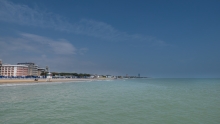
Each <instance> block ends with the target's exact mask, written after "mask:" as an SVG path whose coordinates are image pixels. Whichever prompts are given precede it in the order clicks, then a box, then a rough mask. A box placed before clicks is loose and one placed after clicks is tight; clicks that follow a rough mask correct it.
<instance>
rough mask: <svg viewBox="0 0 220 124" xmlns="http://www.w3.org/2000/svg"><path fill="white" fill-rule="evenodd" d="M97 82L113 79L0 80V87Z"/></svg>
mask: <svg viewBox="0 0 220 124" xmlns="http://www.w3.org/2000/svg"><path fill="white" fill-rule="evenodd" d="M96 80H112V79H103V78H101V79H87V78H71V79H51V80H50V81H47V80H46V79H38V81H35V80H34V79H0V85H2V84H23V83H53V82H84V81H96Z"/></svg>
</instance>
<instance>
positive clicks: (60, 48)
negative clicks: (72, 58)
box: [21, 33, 76, 54]
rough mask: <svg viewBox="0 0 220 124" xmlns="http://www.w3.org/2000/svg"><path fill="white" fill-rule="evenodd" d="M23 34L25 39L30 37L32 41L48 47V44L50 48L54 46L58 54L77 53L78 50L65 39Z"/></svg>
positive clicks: (53, 48)
mask: <svg viewBox="0 0 220 124" xmlns="http://www.w3.org/2000/svg"><path fill="white" fill-rule="evenodd" d="M21 35H22V36H23V38H24V39H28V40H30V41H32V42H37V43H40V44H42V45H44V46H46V47H47V46H48V47H49V48H52V50H53V51H54V52H55V53H56V54H75V51H76V49H75V47H74V46H73V45H72V44H71V43H69V41H67V40H65V39H58V40H52V39H49V38H46V37H42V36H38V35H34V34H28V33H22V34H21ZM46 49H48V48H46Z"/></svg>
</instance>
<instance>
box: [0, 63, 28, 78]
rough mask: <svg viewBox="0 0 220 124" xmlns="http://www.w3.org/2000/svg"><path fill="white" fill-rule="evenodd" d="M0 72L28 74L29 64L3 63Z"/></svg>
mask: <svg viewBox="0 0 220 124" xmlns="http://www.w3.org/2000/svg"><path fill="white" fill-rule="evenodd" d="M0 73H1V75H2V76H27V75H28V66H26V65H2V66H1V72H0Z"/></svg>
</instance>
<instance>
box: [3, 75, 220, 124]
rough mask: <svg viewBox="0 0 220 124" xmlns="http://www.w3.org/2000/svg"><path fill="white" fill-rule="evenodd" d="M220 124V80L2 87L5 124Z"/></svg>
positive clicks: (131, 81)
mask: <svg viewBox="0 0 220 124" xmlns="http://www.w3.org/2000/svg"><path fill="white" fill-rule="evenodd" d="M19 123H20V124H220V79H127V80H123V79H118V80H113V81H93V82H78V83H43V84H42V83H41V84H40V83H36V84H31V85H29V84H25V85H24V84H22V85H0V124H19Z"/></svg>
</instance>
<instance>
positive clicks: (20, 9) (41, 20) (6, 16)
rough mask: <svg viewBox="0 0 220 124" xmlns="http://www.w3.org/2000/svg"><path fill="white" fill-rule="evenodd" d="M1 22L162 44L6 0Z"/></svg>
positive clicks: (0, 10)
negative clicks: (71, 20) (69, 19)
mask: <svg viewBox="0 0 220 124" xmlns="http://www.w3.org/2000/svg"><path fill="white" fill-rule="evenodd" d="M0 20H1V21H6V22H11V23H17V24H20V25H29V26H37V27H42V28H45V27H46V28H53V29H55V30H59V31H65V32H70V33H74V34H80V35H86V36H91V37H96V38H101V39H105V40H109V41H145V42H149V43H157V42H159V43H160V42H161V40H158V39H157V38H154V40H152V38H151V37H148V36H143V35H139V34H127V33H126V32H122V31H119V30H117V29H115V28H114V27H113V26H111V25H109V24H107V23H104V22H100V21H95V20H88V19H81V20H80V21H79V22H74V23H69V22H68V21H67V20H66V19H65V18H64V17H62V16H60V15H57V14H54V13H50V12H46V11H42V10H39V9H33V8H30V7H29V6H27V5H21V4H15V3H12V2H9V1H6V0H0ZM163 42H164V41H163ZM164 43H165V42H164Z"/></svg>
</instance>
